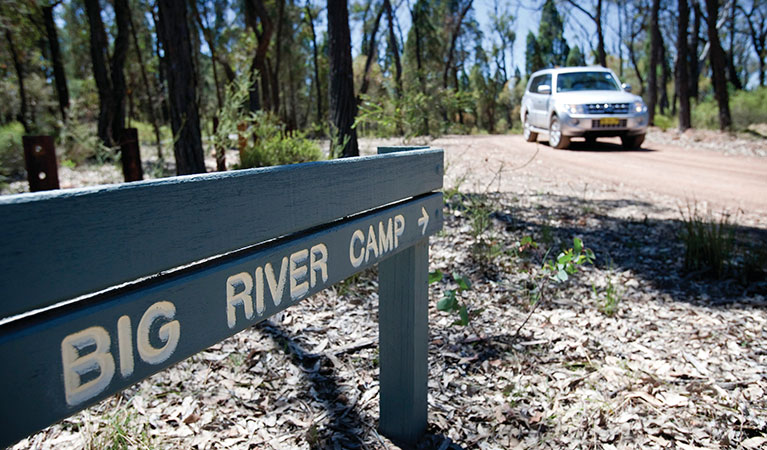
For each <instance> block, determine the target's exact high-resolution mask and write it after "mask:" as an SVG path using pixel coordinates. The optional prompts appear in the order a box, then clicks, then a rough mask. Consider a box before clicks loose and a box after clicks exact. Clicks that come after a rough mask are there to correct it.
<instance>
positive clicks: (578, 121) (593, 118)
mask: <svg viewBox="0 0 767 450" xmlns="http://www.w3.org/2000/svg"><path fill="white" fill-rule="evenodd" d="M558 116H559V120H560V124H561V126H562V134H563V135H564V136H569V137H573V136H576V137H577V136H635V135H639V134H645V133H646V132H647V124H648V114H647V113H646V112H643V113H636V114H570V113H568V112H561V113H558ZM605 119H607V120H605Z"/></svg>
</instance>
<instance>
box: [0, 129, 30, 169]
mask: <svg viewBox="0 0 767 450" xmlns="http://www.w3.org/2000/svg"><path fill="white" fill-rule="evenodd" d="M23 135H24V127H23V126H22V125H21V124H20V123H19V122H11V123H9V124H6V125H3V126H0V184H3V183H6V182H7V181H10V180H14V179H19V178H21V177H23V176H24V148H23V147H22V144H21V137H22V136H23Z"/></svg>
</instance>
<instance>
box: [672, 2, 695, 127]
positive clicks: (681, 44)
mask: <svg viewBox="0 0 767 450" xmlns="http://www.w3.org/2000/svg"><path fill="white" fill-rule="evenodd" d="M678 12H679V20H678V24H677V25H678V26H677V38H676V42H677V52H678V54H677V58H676V92H677V96H678V97H679V130H680V131H685V130H686V129H688V128H690V127H691V126H692V122H691V119H690V88H689V84H690V76H689V73H688V72H689V70H690V66H689V64H688V61H687V60H688V58H689V56H688V53H687V51H688V48H687V28H688V27H689V25H690V5H689V3H688V0H679V11H678ZM695 32H696V33H697V32H698V30H695Z"/></svg>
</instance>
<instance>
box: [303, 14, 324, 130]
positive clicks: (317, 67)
mask: <svg viewBox="0 0 767 450" xmlns="http://www.w3.org/2000/svg"><path fill="white" fill-rule="evenodd" d="M306 17H307V18H308V19H309V28H311V30H312V56H313V58H314V87H315V88H316V90H317V123H322V122H323V121H324V115H323V114H322V86H321V83H320V64H319V57H318V56H317V35H316V33H315V32H314V17H312V9H311V8H310V7H309V2H308V1H307V3H306Z"/></svg>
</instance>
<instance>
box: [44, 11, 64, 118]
mask: <svg viewBox="0 0 767 450" xmlns="http://www.w3.org/2000/svg"><path fill="white" fill-rule="evenodd" d="M56 5H57V4H54V5H51V6H43V8H42V10H43V23H44V25H45V34H46V37H47V38H48V48H49V50H50V52H51V62H52V63H53V79H54V82H55V84H56V96H57V97H58V100H59V111H60V112H61V119H62V120H64V121H66V120H67V109H69V89H68V88H67V74H66V72H65V71H64V64H63V63H62V61H61V50H60V48H59V36H58V33H57V31H56V23H55V22H54V21H53V8H54V7H55V6H56Z"/></svg>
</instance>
